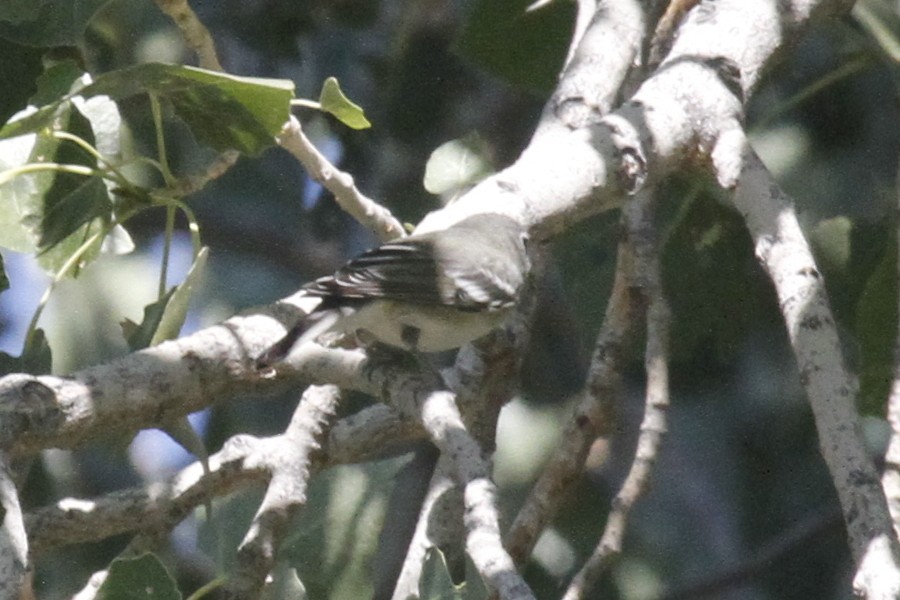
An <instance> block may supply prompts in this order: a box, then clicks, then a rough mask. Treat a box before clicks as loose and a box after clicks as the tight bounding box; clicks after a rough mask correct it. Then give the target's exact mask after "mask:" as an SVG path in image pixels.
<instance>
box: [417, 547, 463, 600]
mask: <svg viewBox="0 0 900 600" xmlns="http://www.w3.org/2000/svg"><path fill="white" fill-rule="evenodd" d="M464 589H465V584H463V585H459V586H457V585H455V584H454V583H453V580H452V579H451V578H450V571H449V570H448V568H447V559H446V558H445V557H444V553H443V552H441V551H440V550H438V549H437V548H429V549H428V550H427V552H426V553H425V564H423V565H422V577H421V579H419V597H420V598H423V600H462V598H464V595H463V590H464Z"/></svg>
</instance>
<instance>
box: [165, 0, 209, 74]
mask: <svg viewBox="0 0 900 600" xmlns="http://www.w3.org/2000/svg"><path fill="white" fill-rule="evenodd" d="M156 5H157V6H158V7H159V10H161V11H163V12H164V13H166V15H168V16H169V18H170V19H172V20H173V21H174V22H175V24H176V25H178V29H180V30H181V35H182V37H184V41H185V43H186V44H187V45H188V48H190V49H191V50H193V51H194V52H196V53H197V60H198V61H199V63H200V66H201V67H203V68H204V69H209V70H210V71H222V70H223V69H222V64H221V63H220V62H219V57H218V55H217V54H216V45H215V43H214V42H213V39H212V36H211V35H210V34H209V30H208V29H207V28H206V26H205V25H204V24H203V23H201V22H200V19H198V18H197V13H195V12H194V11H193V10H192V9H191V7H190V6H189V5H188V3H187V0H156Z"/></svg>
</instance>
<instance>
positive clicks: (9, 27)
mask: <svg viewBox="0 0 900 600" xmlns="http://www.w3.org/2000/svg"><path fill="white" fill-rule="evenodd" d="M107 2H109V0H34V1H32V2H30V6H28V4H29V0H13V1H12V2H9V0H4V2H3V3H0V37H2V38H5V39H7V40H12V41H14V42H17V43H19V44H25V45H28V46H36V47H51V46H75V45H77V44H78V43H80V42H81V41H82V34H83V33H84V30H85V28H87V25H88V23H89V22H90V20H91V19H92V18H93V17H94V15H95V14H96V13H97V11H98V10H100V8H101V7H103V5H104V4H106V3H107Z"/></svg>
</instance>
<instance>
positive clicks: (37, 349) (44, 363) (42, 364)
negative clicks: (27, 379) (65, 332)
mask: <svg viewBox="0 0 900 600" xmlns="http://www.w3.org/2000/svg"><path fill="white" fill-rule="evenodd" d="M19 360H20V362H19V365H20V370H21V371H22V372H23V373H30V374H32V375H46V374H47V373H49V372H50V370H51V369H52V368H53V354H52V352H51V351H50V344H49V343H48V342H47V336H45V335H44V330H43V329H37V330H35V332H34V337H32V339H31V344H30V345H29V346H28V347H27V348H25V352H24V353H23V354H22V357H21V358H20V359H19Z"/></svg>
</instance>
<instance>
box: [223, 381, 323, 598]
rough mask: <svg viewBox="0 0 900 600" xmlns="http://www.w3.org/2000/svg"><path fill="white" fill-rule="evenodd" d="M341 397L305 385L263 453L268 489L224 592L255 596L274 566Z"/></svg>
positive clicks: (320, 457)
mask: <svg viewBox="0 0 900 600" xmlns="http://www.w3.org/2000/svg"><path fill="white" fill-rule="evenodd" d="M339 400H340V391H339V390H338V389H337V388H336V387H335V386H331V385H327V386H313V387H310V388H307V390H306V392H304V394H303V397H302V398H301V399H300V403H299V405H298V406H297V409H296V410H295V411H294V416H293V418H292V419H291V422H290V424H289V425H288V428H287V430H286V431H285V432H284V434H283V435H282V436H279V437H281V438H282V439H279V440H277V441H275V442H274V443H272V444H271V447H270V449H269V451H268V452H266V453H264V454H263V456H262V457H263V458H264V459H265V460H266V463H268V464H267V465H266V470H267V471H269V472H270V473H271V474H272V478H271V480H270V481H269V485H268V488H267V489H266V495H265V496H264V497H263V501H262V503H261V504H260V506H259V509H257V511H256V516H254V517H253V521H252V522H251V523H250V528H249V530H248V531H247V535H246V536H245V537H244V540H243V541H242V542H241V545H240V547H239V548H238V556H237V565H236V568H235V571H234V573H233V574H232V576H231V577H230V578H229V582H228V589H227V592H226V596H227V597H229V598H255V597H257V596H258V595H259V594H260V592H261V591H262V588H263V585H264V584H265V581H266V577H267V576H268V575H269V574H270V573H271V572H272V570H273V569H274V567H275V558H276V557H275V553H276V551H277V550H278V547H279V545H280V544H281V541H282V540H283V539H284V536H285V535H286V534H287V532H288V524H289V523H290V521H291V519H292V518H293V517H294V515H295V514H297V512H298V511H299V510H300V509H301V508H302V507H303V506H304V505H305V504H306V490H307V487H308V485H309V478H310V476H311V475H312V473H313V471H317V470H318V466H319V464H321V463H322V462H323V461H324V453H323V452H322V450H321V446H322V443H321V440H322V439H323V438H324V436H325V435H326V434H327V431H328V429H329V422H330V421H331V420H332V419H333V418H334V414H335V411H336V410H337V407H338V402H339Z"/></svg>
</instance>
